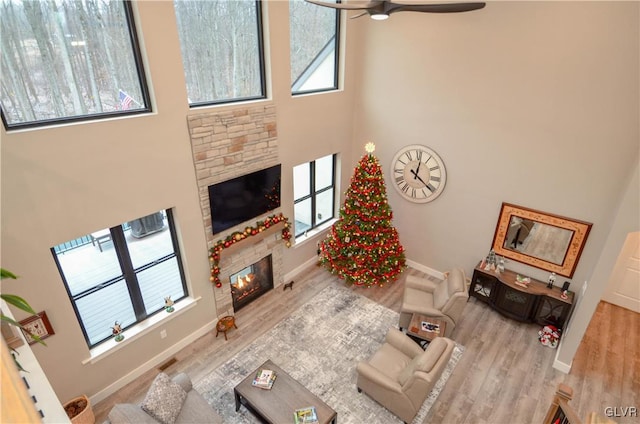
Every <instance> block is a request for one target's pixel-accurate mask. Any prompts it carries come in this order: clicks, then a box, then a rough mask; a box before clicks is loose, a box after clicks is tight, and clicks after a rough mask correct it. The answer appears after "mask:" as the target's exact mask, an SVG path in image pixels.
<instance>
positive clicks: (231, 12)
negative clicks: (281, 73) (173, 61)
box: [174, 0, 265, 104]
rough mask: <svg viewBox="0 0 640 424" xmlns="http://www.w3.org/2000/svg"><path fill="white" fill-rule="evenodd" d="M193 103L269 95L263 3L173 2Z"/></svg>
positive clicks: (190, 0)
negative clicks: (261, 19)
mask: <svg viewBox="0 0 640 424" xmlns="http://www.w3.org/2000/svg"><path fill="white" fill-rule="evenodd" d="M174 6H175V11H176V20H177V23H178V31H179V34H180V46H181V50H182V62H183V64H184V69H185V76H186V80H187V94H188V96H189V103H191V104H194V103H207V102H215V101H224V100H229V99H238V98H256V97H257V98H259V97H262V96H264V94H265V93H264V88H263V87H264V84H263V76H262V75H263V67H262V66H263V65H262V53H261V50H262V46H261V43H262V42H261V39H260V33H261V28H259V26H258V25H259V21H258V19H259V16H260V15H259V13H258V12H259V10H260V4H259V2H255V1H250V0H244V1H233V0H218V1H199V0H176V1H174Z"/></svg>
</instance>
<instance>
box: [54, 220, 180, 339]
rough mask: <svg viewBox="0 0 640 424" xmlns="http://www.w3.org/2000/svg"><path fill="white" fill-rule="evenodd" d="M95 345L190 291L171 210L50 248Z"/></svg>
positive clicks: (88, 337) (88, 336)
mask: <svg viewBox="0 0 640 424" xmlns="http://www.w3.org/2000/svg"><path fill="white" fill-rule="evenodd" d="M51 252H52V253H53V257H54V259H55V261H56V264H57V266H58V270H59V271H60V275H61V276H62V280H63V281H64V284H65V287H66V289H67V293H68V295H69V298H70V300H71V303H72V305H73V308H74V310H75V312H76V316H77V317H78V322H79V323H80V327H81V328H82V332H83V333H84V336H85V340H86V342H87V345H88V346H89V347H90V348H91V347H94V346H96V345H97V344H99V343H101V342H104V341H106V340H108V339H109V338H111V337H112V336H113V334H112V327H113V326H114V325H115V323H116V322H118V324H120V326H121V327H122V329H126V328H128V327H131V326H132V325H134V324H136V323H139V322H141V321H144V320H145V319H147V318H148V317H149V316H151V315H153V314H155V313H157V312H159V311H161V310H163V309H164V306H165V298H167V297H170V298H171V300H172V301H174V302H175V301H178V300H180V299H182V298H184V297H186V296H187V295H188V292H187V286H186V283H185V279H184V272H183V269H182V263H181V261H180V250H179V248H178V243H177V237H176V231H175V227H174V222H173V214H172V211H171V209H167V210H162V211H159V212H156V213H153V214H151V215H148V216H145V217H142V218H138V219H134V220H132V221H128V222H126V223H124V224H122V225H118V226H116V227H111V228H104V229H101V230H97V231H95V232H93V233H91V234H87V235H86V236H83V237H80V238H77V239H74V240H71V241H68V242H66V243H62V244H59V245H57V246H54V247H53V248H51Z"/></svg>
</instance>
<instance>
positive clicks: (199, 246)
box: [0, 1, 354, 402]
mask: <svg viewBox="0 0 640 424" xmlns="http://www.w3.org/2000/svg"><path fill="white" fill-rule="evenodd" d="M135 5H136V9H137V11H138V23H139V27H138V29H139V31H140V35H141V36H140V38H141V40H142V44H143V46H144V49H145V59H146V62H147V65H146V66H147V71H148V73H149V80H150V84H151V89H152V94H153V98H154V113H153V114H149V115H145V116H140V115H138V116H135V117H130V118H121V119H112V120H109V121H99V122H93V123H81V124H73V125H66V126H59V127H55V128H51V127H50V128H42V129H34V130H24V131H12V132H10V133H7V132H6V131H5V130H4V129H3V130H2V132H1V133H0V136H1V137H2V146H1V148H2V151H1V153H2V158H1V159H2V163H1V165H2V169H1V172H2V181H1V184H2V217H1V218H2V267H3V268H7V269H9V270H11V271H13V272H14V273H16V274H18V275H19V276H20V279H19V280H17V281H15V282H13V281H11V282H7V281H3V283H2V289H3V291H5V290H6V291H7V292H11V293H16V294H18V295H21V296H23V297H25V298H26V299H28V301H29V302H30V303H31V305H32V306H33V307H34V309H36V310H38V311H39V310H46V311H47V315H48V317H49V319H50V321H51V324H52V326H53V327H54V330H55V332H56V334H55V335H54V336H52V337H50V338H48V339H47V345H48V346H47V347H44V346H40V345H33V351H34V353H35V354H36V356H37V358H38V360H39V362H40V363H41V365H42V368H43V369H44V370H45V372H46V374H47V376H48V377H49V379H50V381H51V384H52V386H53V388H54V390H55V391H56V393H57V395H58V397H59V398H60V400H61V401H62V402H65V401H67V400H69V399H71V398H73V397H75V396H76V395H78V394H80V393H84V394H87V395H89V396H95V395H96V394H98V396H97V399H96V398H95V397H94V399H93V401H94V402H95V401H96V400H99V398H100V397H104V395H105V394H108V393H105V391H104V390H105V389H106V388H107V389H106V390H107V391H108V390H113V389H114V388H117V387H115V386H111V387H109V385H110V384H112V383H113V382H114V381H116V382H118V381H119V382H123V381H126V380H131V379H132V378H134V377H135V376H136V375H137V374H139V373H140V372H142V371H146V370H147V369H148V368H149V367H152V366H153V365H154V364H157V363H161V362H162V361H163V360H164V358H165V357H167V355H169V354H170V352H171V351H172V350H175V349H177V348H178V347H179V346H180V343H184V342H185V340H188V337H189V336H193V335H192V334H191V333H192V332H194V334H197V333H195V332H198V331H200V332H201V331H204V330H206V329H207V326H211V325H212V323H213V324H215V319H216V316H217V314H216V310H215V306H214V301H213V292H212V290H213V287H212V285H211V283H210V282H209V260H208V250H207V249H208V246H207V244H206V241H205V233H204V228H203V225H202V214H201V210H200V203H199V198H198V192H197V185H196V180H195V171H194V165H193V160H192V154H191V146H190V142H189V137H188V131H187V119H186V118H187V115H188V114H190V113H191V112H190V111H189V108H188V105H187V94H186V89H185V82H184V72H183V69H182V61H181V58H180V46H179V42H178V37H177V28H176V23H175V17H174V14H173V3H172V2H169V1H144V2H138V3H135ZM266 9H267V16H266V25H267V28H268V30H269V35H268V41H269V43H270V47H269V48H268V52H269V54H270V56H269V58H268V61H269V63H270V73H271V74H272V75H273V78H272V80H271V85H270V87H269V88H270V89H269V92H270V93H271V97H272V98H271V99H269V100H267V101H265V102H268V103H274V104H275V105H276V111H277V120H278V122H277V124H278V144H279V146H280V160H281V162H282V164H283V170H284V172H283V181H282V191H283V205H290V206H285V207H283V212H284V213H285V215H286V216H288V217H290V218H293V206H292V205H291V203H292V181H291V178H292V171H291V167H292V166H293V165H295V164H298V163H301V162H304V161H308V160H312V159H315V158H317V157H321V156H324V155H327V154H330V153H335V152H346V154H344V153H343V155H342V156H343V160H344V161H345V163H350V162H351V158H350V157H349V146H350V143H351V139H350V135H351V127H352V110H353V105H352V101H351V97H352V96H351V95H350V94H349V88H348V87H347V89H345V90H343V91H339V92H336V93H331V94H326V95H319V96H305V97H302V98H295V99H293V98H292V97H291V95H290V85H291V81H290V77H289V75H290V72H289V31H288V18H289V15H288V13H289V9H288V3H286V2H269V4H268V5H267V8H266ZM349 48H350V49H351V50H354V49H353V47H352V46H349ZM346 85H348V84H346ZM227 108H228V107H227ZM202 110H203V109H198V110H197V111H194V112H193V113H197V112H201V111H202ZM319 116H323V117H325V118H326V119H327V120H326V121H323V120H319V119H317V118H318V117H319ZM287 170H288V171H287ZM170 207H171V208H174V210H175V215H176V220H177V226H178V231H179V237H180V245H181V246H180V247H181V252H182V255H183V262H184V265H185V270H186V274H187V279H188V285H189V291H190V293H191V294H192V295H193V296H194V297H201V300H200V301H199V302H198V304H197V306H196V307H195V308H193V309H190V310H189V311H187V312H185V313H183V314H181V315H179V316H175V317H173V319H172V320H171V321H170V323H168V324H167V325H166V326H164V329H166V330H167V334H168V336H167V338H165V339H161V338H160V336H159V330H158V331H153V332H151V333H149V334H147V335H144V336H141V337H140V338H139V339H138V340H136V341H135V342H134V343H129V344H128V345H126V346H122V347H121V348H120V349H119V350H118V351H117V352H115V353H113V354H111V355H110V356H107V357H106V358H104V359H102V360H100V361H98V362H97V363H95V364H87V365H82V361H84V360H86V359H88V358H89V352H88V348H87V346H86V344H85V342H84V338H83V336H82V332H81V330H80V327H79V325H78V323H77V319H76V317H75V314H74V311H73V308H72V307H71V304H70V302H69V298H68V296H67V294H66V291H65V289H64V285H63V283H62V281H61V278H60V275H59V273H58V271H57V269H56V266H55V263H54V261H53V258H52V256H51V253H50V251H49V249H50V248H51V247H52V246H54V245H56V244H59V243H61V242H64V241H67V240H71V239H74V238H76V237H78V236H81V235H84V234H88V233H90V232H92V231H95V230H96V229H100V228H105V227H109V226H114V225H118V224H120V223H122V222H125V221H128V220H130V219H132V218H136V217H140V216H144V215H147V214H149V213H151V212H154V211H157V210H159V209H163V208H170ZM286 254H287V258H286V263H287V264H285V266H287V267H288V268H287V270H291V269H293V268H295V267H296V266H297V265H299V264H300V263H301V262H304V261H305V260H307V259H309V258H310V257H312V256H314V255H315V245H312V244H308V245H306V246H302V247H299V248H292V249H289V250H287V251H286ZM15 315H16V316H17V317H18V318H19V319H22V318H24V313H20V312H19V311H16V313H15ZM116 386H117V384H116Z"/></svg>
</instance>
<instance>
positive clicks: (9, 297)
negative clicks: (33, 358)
mask: <svg viewBox="0 0 640 424" xmlns="http://www.w3.org/2000/svg"><path fill="white" fill-rule="evenodd" d="M5 278H11V279H13V280H15V279H17V278H18V277H17V276H16V275H15V274H14V273H12V272H11V271H7V270H6V269H4V268H0V279H1V280H4V279H5ZM0 298H2V300H4V301H5V302H7V304H9V305H13V306H15V307H16V308H18V309H20V310H22V311H25V312H28V313H30V314H32V315H35V314H36V311H34V310H33V308H32V307H31V305H29V303H28V302H27V301H26V300H24V299H23V298H21V297H20V296H17V295H15V294H5V293H2V294H0ZM0 319H1V320H2V321H4V322H6V323H7V324H9V325H13V326H15V327H18V328H20V329H21V330H24V331H26V332H27V333H28V334H29V336H31V337H32V338H33V339H34V340H35V341H37V342H38V343H40V344H42V345H45V346H46V343H45V342H43V341H42V340H41V339H40V337H38V336H37V335H36V334H32V333H31V332H29V331H28V330H26V329H25V328H24V327H23V325H22V324H20V323H19V322H18V321H16V320H14V319H13V318H11V317H8V316H6V315H5V314H4V313H2V312H0ZM12 350H13V351H14V353H15V349H12ZM12 356H13V358H14V360H15V362H16V365H17V366H18V369H19V370H21V371H25V370H24V369H23V368H22V366H21V365H20V363H19V362H18V361H17V360H16V357H15V354H13V355H12Z"/></svg>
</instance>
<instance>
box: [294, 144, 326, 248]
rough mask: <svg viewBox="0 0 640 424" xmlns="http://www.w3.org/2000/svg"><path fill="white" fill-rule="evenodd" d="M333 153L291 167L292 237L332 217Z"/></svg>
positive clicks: (304, 232)
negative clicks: (293, 222) (293, 233)
mask: <svg viewBox="0 0 640 424" xmlns="http://www.w3.org/2000/svg"><path fill="white" fill-rule="evenodd" d="M335 164H336V155H328V156H324V157H322V158H320V159H316V160H314V161H312V162H309V163H303V164H302V165H298V166H295V167H294V168H293V197H294V201H293V202H294V205H293V209H294V215H295V236H296V237H298V236H301V235H303V234H306V232H307V231H309V230H311V229H313V228H316V227H318V226H319V225H321V224H323V223H325V222H327V221H329V220H330V219H332V218H333V216H334V210H335V208H334V204H335V186H336V173H335V168H336V166H335Z"/></svg>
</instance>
